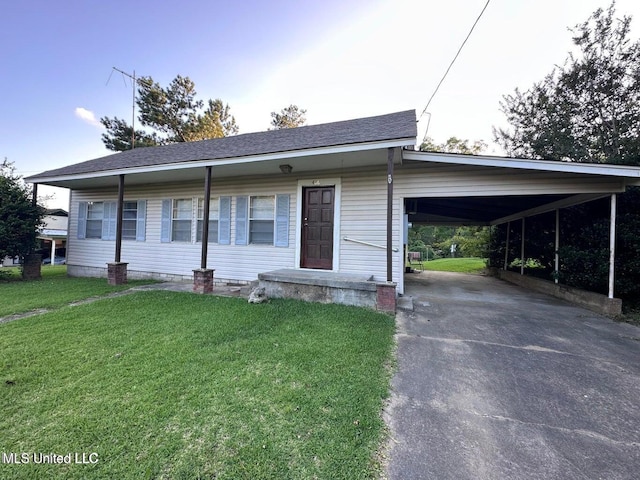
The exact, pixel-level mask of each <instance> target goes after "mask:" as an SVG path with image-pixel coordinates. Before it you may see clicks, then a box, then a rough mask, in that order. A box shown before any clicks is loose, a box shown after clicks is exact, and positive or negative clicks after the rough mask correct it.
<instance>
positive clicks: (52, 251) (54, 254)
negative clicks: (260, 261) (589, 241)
mask: <svg viewBox="0 0 640 480" xmlns="http://www.w3.org/2000/svg"><path fill="white" fill-rule="evenodd" d="M55 258H56V239H55V238H52V239H51V265H55Z"/></svg>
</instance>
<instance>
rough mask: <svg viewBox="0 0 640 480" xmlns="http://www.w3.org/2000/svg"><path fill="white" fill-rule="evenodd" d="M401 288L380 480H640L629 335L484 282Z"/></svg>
mask: <svg viewBox="0 0 640 480" xmlns="http://www.w3.org/2000/svg"><path fill="white" fill-rule="evenodd" d="M407 277H408V278H407V279H408V284H407V287H406V295H409V296H411V297H412V299H413V305H414V311H400V312H399V314H398V316H397V321H398V333H397V341H398V372H397V374H396V375H395V376H394V378H393V382H392V384H393V396H392V399H391V402H390V405H389V408H388V411H387V412H386V419H387V423H388V425H389V428H390V435H391V440H390V445H389V452H388V454H389V463H388V466H387V475H388V477H389V478H390V479H398V480H399V479H402V480H409V479H437V480H443V479H456V480H464V479H474V480H475V479H564V480H572V479H576V480H577V479H580V480H583V479H607V480H612V479H637V478H640V328H638V327H634V326H632V325H627V324H619V323H615V322H613V321H612V320H609V319H607V318H605V317H601V316H598V315H596V314H594V313H591V312H589V311H587V310H583V309H581V308H577V307H575V306H572V305H570V304H568V303H564V302H563V301H560V300H556V299H553V298H551V297H547V296H544V295H541V294H536V293H530V292H528V291H526V290H523V289H521V288H520V287H516V286H514V285H510V284H507V283H505V282H502V281H500V280H497V279H495V278H490V277H483V276H474V275H464V274H452V273H436V272H423V273H420V274H412V275H408V276H407Z"/></svg>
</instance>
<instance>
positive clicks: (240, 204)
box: [236, 196, 249, 245]
mask: <svg viewBox="0 0 640 480" xmlns="http://www.w3.org/2000/svg"><path fill="white" fill-rule="evenodd" d="M248 226H249V197H247V196H243V197H236V245H246V244H247V243H248V241H247V237H248Z"/></svg>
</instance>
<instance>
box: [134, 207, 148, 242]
mask: <svg viewBox="0 0 640 480" xmlns="http://www.w3.org/2000/svg"><path fill="white" fill-rule="evenodd" d="M146 213H147V201H146V200H138V215H137V218H136V241H137V242H144V241H145V240H146V223H145V222H146Z"/></svg>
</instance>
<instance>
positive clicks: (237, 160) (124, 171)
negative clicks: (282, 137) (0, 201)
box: [25, 137, 416, 184]
mask: <svg viewBox="0 0 640 480" xmlns="http://www.w3.org/2000/svg"><path fill="white" fill-rule="evenodd" d="M415 141H416V139H415V138H413V137H411V138H402V139H397V140H385V141H381V142H370V143H356V144H351V145H339V146H335V147H319V148H312V149H308V150H292V151H288V152H278V153H268V154H264V155H249V156H245V157H233V158H221V159H214V160H197V161H185V162H177V163H167V164H162V165H147V166H143V167H135V168H120V169H115V170H105V171H103V172H89V173H80V174H77V175H60V176H55V177H43V178H38V179H37V181H36V182H35V183H42V184H46V183H47V182H59V181H65V180H84V179H88V178H98V177H112V176H115V175H131V174H136V173H149V172H163V171H170V170H183V169H191V168H201V167H208V166H212V167H214V168H215V167H219V166H222V165H235V164H243V163H257V162H265V161H269V160H285V159H287V158H296V157H312V156H315V155H331V154H341V153H349V152H357V151H361V150H377V149H381V148H394V147H405V146H407V145H415ZM25 180H26V181H27V182H30V183H34V182H32V181H31V180H30V179H29V178H26V179H25Z"/></svg>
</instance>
